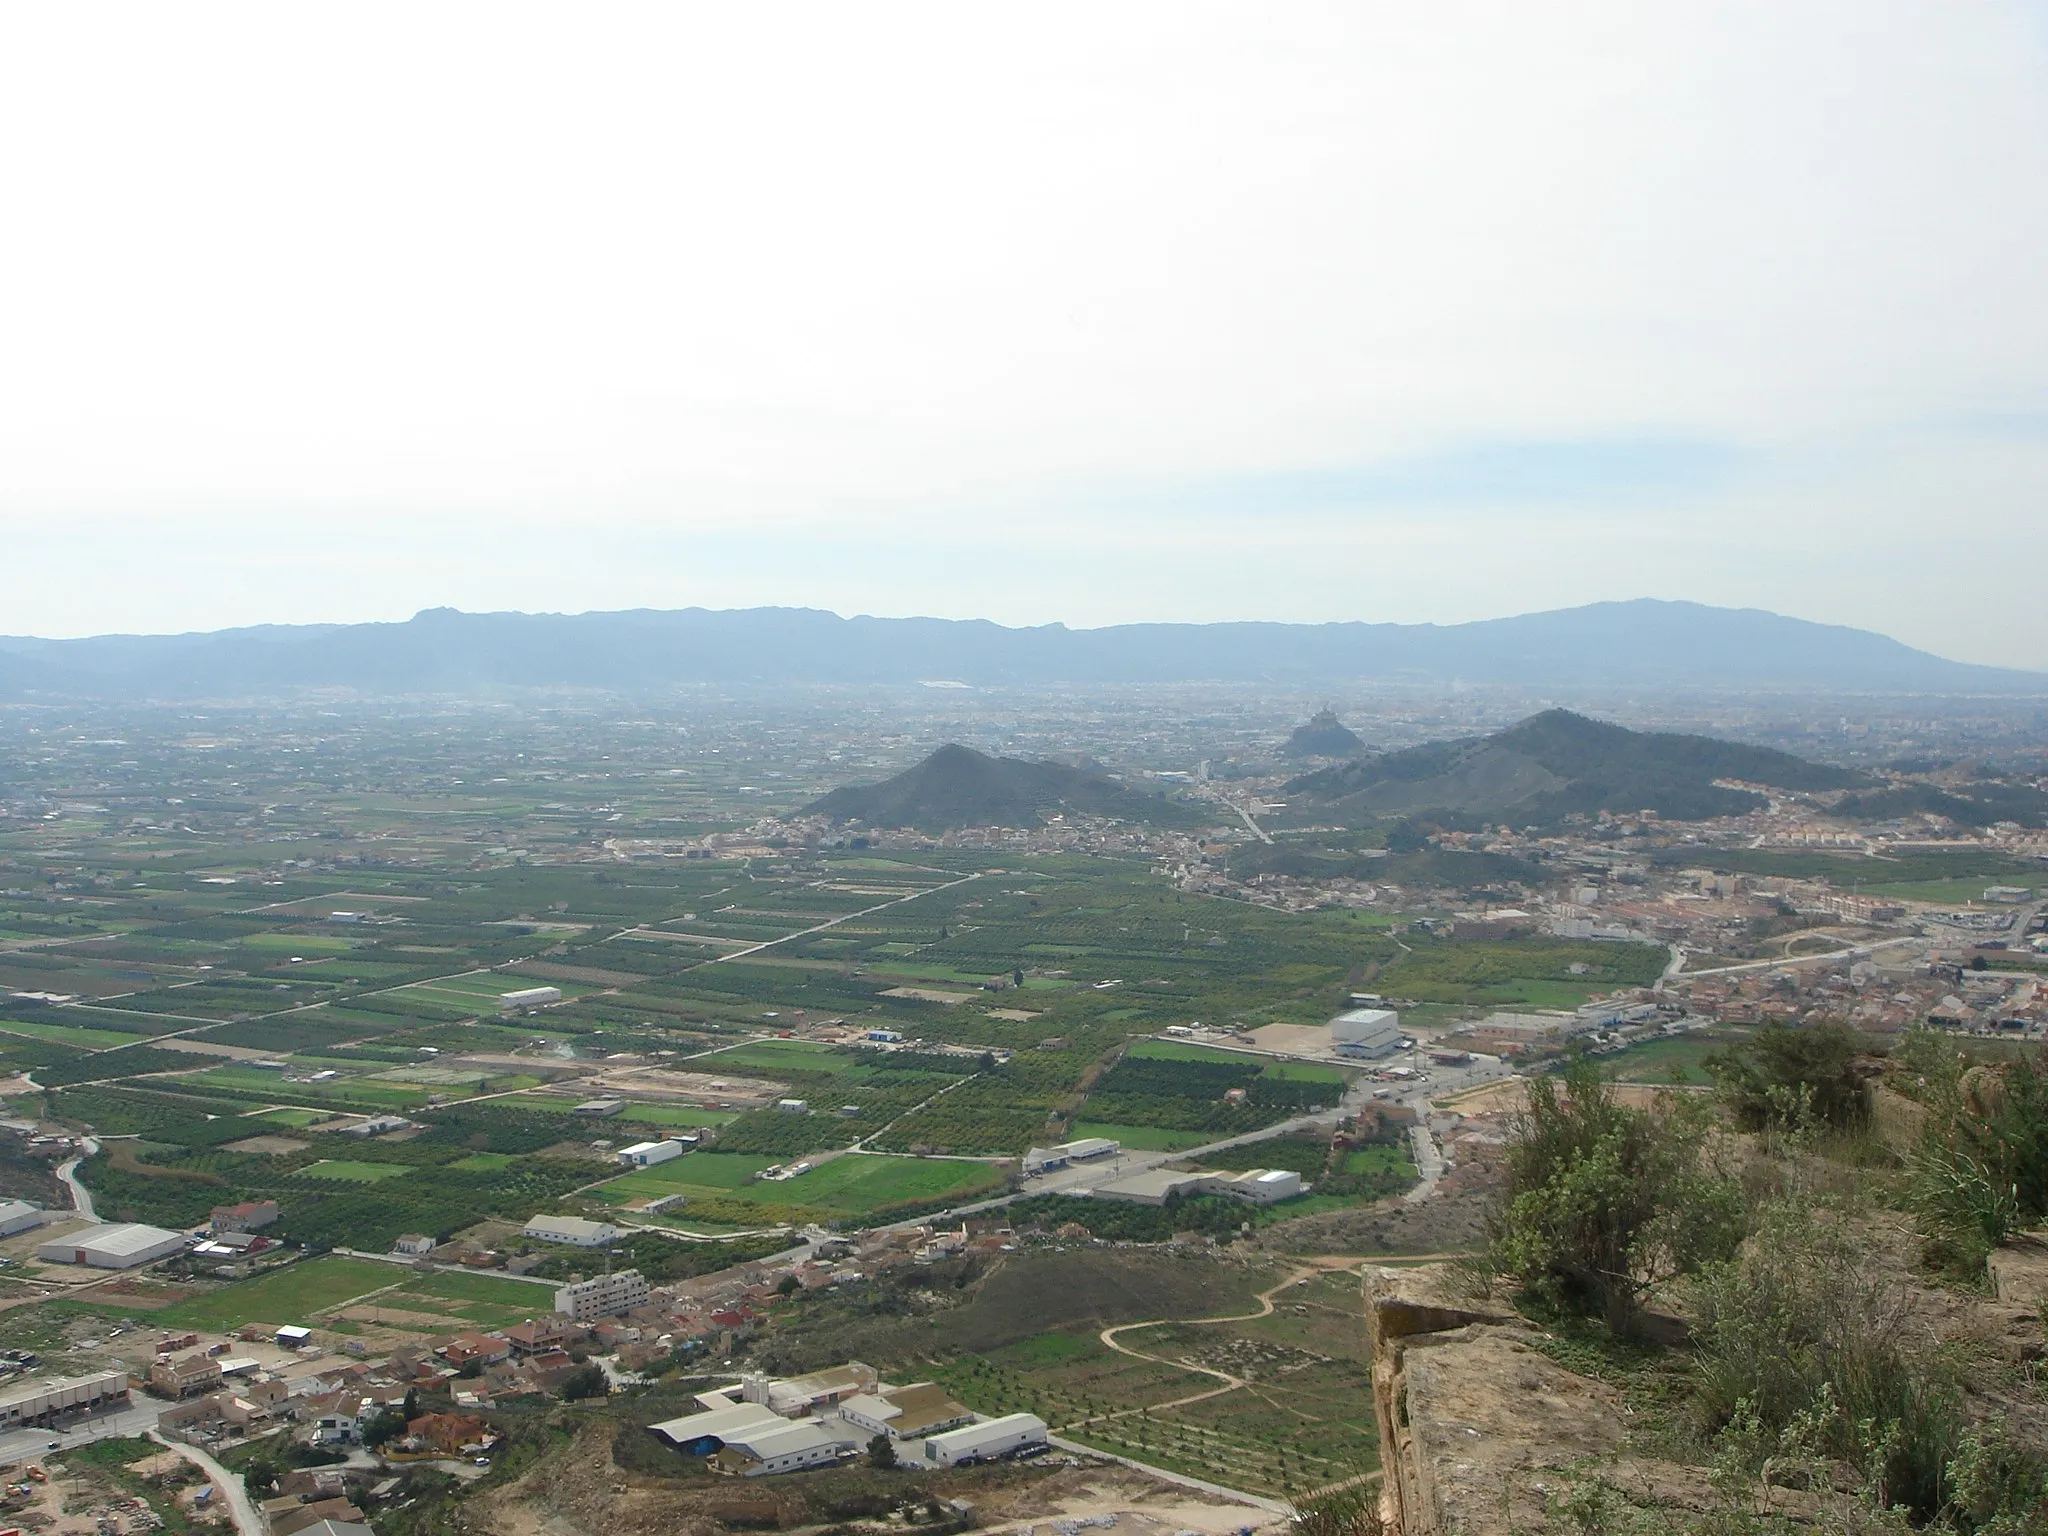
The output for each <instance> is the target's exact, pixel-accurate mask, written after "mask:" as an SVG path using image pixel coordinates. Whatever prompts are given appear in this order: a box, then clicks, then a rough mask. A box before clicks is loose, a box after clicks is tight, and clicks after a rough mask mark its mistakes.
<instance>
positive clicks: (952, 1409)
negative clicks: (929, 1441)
mask: <svg viewBox="0 0 2048 1536" xmlns="http://www.w3.org/2000/svg"><path fill="white" fill-rule="evenodd" d="M839 1417H840V1418H842V1419H844V1420H845V1421H846V1422H847V1423H849V1424H851V1425H852V1426H853V1427H854V1428H855V1429H862V1430H866V1431H867V1432H868V1433H869V1434H871V1435H887V1436H888V1437H889V1438H890V1439H891V1440H916V1439H920V1438H922V1437H923V1436H925V1435H936V1434H940V1433H942V1432H944V1431H946V1430H949V1429H956V1428H958V1427H959V1426H960V1425H962V1424H968V1423H972V1422H973V1420H974V1410H973V1409H972V1408H964V1407H962V1406H961V1405H960V1404H958V1403H956V1402H954V1401H953V1399H952V1398H950V1397H948V1396H947V1395H946V1389H945V1388H944V1387H941V1386H938V1385H936V1384H935V1383H933V1382H929V1381H921V1382H918V1383H916V1384H914V1385H912V1386H908V1387H889V1388H887V1389H886V1390H884V1391H880V1392H862V1393H860V1394H859V1395H857V1396H854V1397H849V1398H848V1399H847V1400H846V1401H845V1402H843V1403H841V1404H840V1405H839Z"/></svg>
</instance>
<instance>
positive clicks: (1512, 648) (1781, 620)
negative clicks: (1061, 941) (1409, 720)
mask: <svg viewBox="0 0 2048 1536" xmlns="http://www.w3.org/2000/svg"><path fill="white" fill-rule="evenodd" d="M934 680H950V681H962V682H966V683H969V684H972V685H975V686H1004V685H1032V684H1074V685H1083V686H1085V685H1090V684H1120V683H1168V682H1218V683H1228V682H1250V683H1271V684H1283V685H1296V686H1306V685H1309V684H1313V683H1316V682H1324V681H1338V680H1353V681H1355V680H1376V681H1385V682H1391V683H1420V684H1432V683H1433V684H1456V683H1460V682H1464V683H1471V684H1497V685H1522V686H1530V687H1538V688H1541V687H1602V686H1609V687H1611V686H1681V687H1695V688H1705V689H1716V688H1731V689H1735V688H1739V689H1753V688H1785V689H1798V688H1806V689H1819V690H1835V691H1844V692H1879V693H1886V692H1893V693H1914V692H1958V693H1980V692H1981V693H2007V694H2048V672H2028V671H2020V670H2015V669H2010V668H1998V667H1981V666H1976V665H1972V664H1969V663H1965V662H1957V661H1950V660H1947V659H1945V658H1943V657H1939V656H1934V655H1931V654H1929V653H1927V652H1925V651H1918V650H1915V649H1913V648H1912V647H1910V646H1907V645H1904V644H1902V643H1901V642H1899V641H1897V640H1893V639H1891V638H1889V637H1887V636H1884V635H1879V634H1875V633H1872V632H1870V631H1867V630H1857V629H1850V628H1847V627H1845V626H1841V625H1825V624H1815V623H1811V622H1809V621H1807V620H1803V619H1791V618H1786V617H1783V616H1781V615H1777V614H1771V613H1766V612H1764V611H1762V610H1759V609H1729V608H1712V607H1708V606H1705V605H1702V604H1697V603H1684V602H1665V601H1661V600H1655V599H1647V598H1643V599H1634V600H1631V601H1627V602H1611V603H1595V604H1589V605H1586V606H1584V607H1579V608H1565V609H1554V610H1549V611H1546V612H1540V613H1530V614H1521V615H1517V616H1513V617H1508V618H1499V619H1482V620H1477V621H1474V622H1472V623H1469V624H1454V625H1436V624H1391V623H1366V622H1341V623H1329V624H1288V623H1278V622H1266V621H1243V622H1228V623H1217V624H1123V625H1110V626H1106V627H1103V628H1099V629H1069V628H1067V627H1066V626H1065V625H1061V624H1050V625H1039V626H1033V627H1025V628H1008V627H1005V626H1003V625H999V624H995V623H993V622H991V621H989V620H985V619H959V620H955V619H932V618H875V617H871V616H866V615H856V616H854V617H851V618H842V617H840V616H839V615H837V614H833V613H828V612H824V611H822V610H818V609H804V608H749V609H706V608H684V609H673V610H661V609H634V610H625V611H620V612H610V613H586V614H574V615H566V614H522V613H482V614H470V613H461V612H458V611H456V610H453V609H446V608H441V609H427V610H424V611H422V612H421V613H419V614H417V615H415V616H414V617H413V618H411V619H409V620H406V621H404V622H403V623H376V624H308V625H260V626H252V627H249V628H243V629H230V630H218V631H200V632H193V633H188V634H182V635H99V636H92V637H88V638H84V639H76V640H43V639H36V638H34V637H23V636H16V637H0V691H4V692H6V693H7V694H9V695H10V696H16V697H21V696H31V695H51V696H59V697H61V696H68V695H79V696H92V697H114V698H135V697H154V698H181V697H182V698H201V697H226V696H236V695H246V694H263V693H266V692H283V691H290V690H294V689H344V690H347V689H353V690H356V691H359V692H365V693H372V694H376V693H394V694H418V693H434V692H447V691H462V690H474V689H484V688H520V687H594V688H613V689H635V688H654V687H668V686H677V685H691V684H705V683H723V684H748V685H776V684H785V683H788V684H834V683H842V684H906V683H918V682H926V681H934Z"/></svg>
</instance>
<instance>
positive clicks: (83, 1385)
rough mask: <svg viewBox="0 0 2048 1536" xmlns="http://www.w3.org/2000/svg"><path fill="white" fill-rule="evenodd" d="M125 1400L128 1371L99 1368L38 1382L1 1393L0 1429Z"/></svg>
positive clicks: (54, 1419) (50, 1421) (41, 1422)
mask: <svg viewBox="0 0 2048 1536" xmlns="http://www.w3.org/2000/svg"><path fill="white" fill-rule="evenodd" d="M127 1401H128V1373H127V1372H126V1371H101V1372H99V1373H98V1374H97V1375H94V1376H73V1377H69V1378H67V1379H65V1380H61V1381H44V1382H38V1383H37V1384H36V1385H34V1386H24V1387H16V1388H14V1389H13V1390H12V1391H9V1392H0V1432H4V1431H6V1430H10V1429H23V1428H26V1427H27V1426H28V1425H31V1424H49V1423H53V1422H54V1421H56V1420H57V1419H60V1418H63V1417H65V1416H66V1415H69V1414H74V1413H82V1412H84V1411H86V1410H88V1409H92V1408H111V1407H114V1406H116V1405H118V1404H125V1403H126V1402H127Z"/></svg>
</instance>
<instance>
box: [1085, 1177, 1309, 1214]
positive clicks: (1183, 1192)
mask: <svg viewBox="0 0 2048 1536" xmlns="http://www.w3.org/2000/svg"><path fill="white" fill-rule="evenodd" d="M1304 1189H1305V1186H1304V1185H1303V1184H1302V1182H1301V1175H1300V1174H1298V1173H1296V1172H1295V1171H1294V1170H1293V1169H1291V1168H1248V1169H1246V1170H1245V1171H1244V1172H1242V1173H1211V1172H1208V1171H1207V1170H1205V1169H1193V1170H1186V1169H1180V1170H1176V1169H1172V1168H1148V1169H1146V1170H1145V1171H1144V1172H1143V1173H1134V1174H1131V1175H1130V1176H1129V1177H1127V1178H1122V1179H1112V1180H1111V1181H1109V1182H1108V1183H1106V1184H1098V1185H1096V1186H1095V1188H1093V1189H1091V1190H1089V1191H1088V1193H1089V1194H1090V1195H1092V1196H1093V1197H1094V1198H1095V1199H1097V1200H1122V1201H1125V1202H1127V1203H1129V1204H1131V1205H1164V1204H1166V1202H1167V1201H1168V1200H1170V1199H1172V1198H1173V1197H1174V1196H1176V1195H1180V1196H1183V1197H1185V1196H1188V1195H1228V1196H1229V1197H1230V1198H1231V1199H1233V1200H1242V1201H1244V1202H1245V1203H1246V1204H1247V1205H1276V1204H1278V1203H1279V1202H1280V1201H1282V1200H1292V1199H1293V1198H1294V1197H1295V1196H1296V1195H1299V1194H1301V1193H1303V1192H1304Z"/></svg>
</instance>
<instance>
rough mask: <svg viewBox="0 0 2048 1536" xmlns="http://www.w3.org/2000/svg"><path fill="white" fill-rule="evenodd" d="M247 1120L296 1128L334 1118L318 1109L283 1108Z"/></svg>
mask: <svg viewBox="0 0 2048 1536" xmlns="http://www.w3.org/2000/svg"><path fill="white" fill-rule="evenodd" d="M249 1118H250V1119H252V1120H265V1121H269V1122H272V1123H274V1124H277V1125H289V1126H292V1127H294V1128H296V1127H300V1126H307V1125H318V1124H319V1123H320V1122H321V1121H323V1120H332V1119H333V1118H334V1116H333V1115H331V1114H329V1113H327V1112H326V1111H325V1110H319V1109H291V1108H285V1109H266V1110H264V1111H263V1112H262V1113H261V1114H259V1115H252V1116H250V1117H249Z"/></svg>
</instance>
